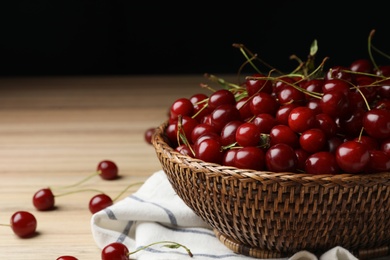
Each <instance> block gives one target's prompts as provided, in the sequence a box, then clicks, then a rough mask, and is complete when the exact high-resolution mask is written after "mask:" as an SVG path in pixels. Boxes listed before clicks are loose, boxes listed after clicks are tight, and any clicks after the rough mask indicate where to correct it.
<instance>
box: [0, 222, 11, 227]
mask: <svg viewBox="0 0 390 260" xmlns="http://www.w3.org/2000/svg"><path fill="white" fill-rule="evenodd" d="M0 226H2V227H10V226H11V225H10V224H2V223H0Z"/></svg>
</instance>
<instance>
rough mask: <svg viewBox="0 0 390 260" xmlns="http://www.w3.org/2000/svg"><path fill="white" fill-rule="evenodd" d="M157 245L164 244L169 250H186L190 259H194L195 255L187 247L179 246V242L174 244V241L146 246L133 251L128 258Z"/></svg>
mask: <svg viewBox="0 0 390 260" xmlns="http://www.w3.org/2000/svg"><path fill="white" fill-rule="evenodd" d="M157 244H164V245H163V246H164V247H168V248H172V249H177V248H180V247H182V248H184V249H185V250H186V251H187V254H188V255H189V256H190V257H193V256H194V255H193V254H192V252H191V250H190V249H189V248H188V247H186V246H185V245H182V244H179V243H177V242H173V241H158V242H154V243H151V244H149V245H146V246H142V247H140V248H138V249H137V250H135V251H133V252H130V253H128V256H130V255H132V254H135V253H137V252H139V251H141V250H144V249H146V248H148V247H151V246H153V245H157Z"/></svg>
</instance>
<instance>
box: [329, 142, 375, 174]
mask: <svg viewBox="0 0 390 260" xmlns="http://www.w3.org/2000/svg"><path fill="white" fill-rule="evenodd" d="M336 161H337V164H338V165H339V166H340V168H341V169H342V170H343V171H345V172H347V173H360V172H362V171H364V169H365V168H366V167H367V165H368V163H369V161H370V153H369V152H368V149H367V146H366V145H365V144H363V143H360V142H356V141H346V142H344V143H342V144H340V145H339V146H338V147H337V149H336Z"/></svg>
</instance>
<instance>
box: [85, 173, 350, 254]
mask: <svg viewBox="0 0 390 260" xmlns="http://www.w3.org/2000/svg"><path fill="white" fill-rule="evenodd" d="M91 229H92V235H93V238H94V240H95V242H96V244H97V246H98V247H99V248H104V247H105V246H106V245H108V244H109V243H112V242H122V243H124V244H125V245H126V246H127V247H128V248H129V251H130V252H133V251H135V250H136V249H138V248H140V247H142V246H145V245H149V244H151V243H154V242H158V241H174V242H177V243H180V244H182V245H185V246H186V247H188V248H189V249H190V250H191V252H192V254H193V257H192V258H191V257H190V256H189V255H188V254H187V252H186V251H185V250H184V249H183V248H176V249H172V248H168V247H165V246H163V244H156V245H154V246H151V247H148V248H146V249H144V250H141V251H139V252H137V253H136V254H132V255H131V259H137V260H175V259H180V260H184V259H194V260H198V259H199V260H206V259H213V260H216V259H217V260H241V259H242V260H246V259H248V260H249V259H252V260H253V259H255V258H252V257H249V256H243V255H240V254H236V253H234V252H233V251H232V250H230V249H229V248H227V247H226V246H225V245H223V244H222V242H220V241H219V239H218V238H217V237H216V236H215V234H214V232H213V231H212V230H211V229H210V227H209V226H208V225H207V224H206V223H205V222H204V221H203V220H202V219H201V218H199V217H198V216H197V215H196V214H195V213H194V212H193V211H192V210H191V209H190V208H189V207H188V206H187V205H186V204H185V203H184V202H183V201H182V200H181V199H180V197H179V196H177V195H176V194H175V192H174V190H173V189H172V186H171V184H170V183H169V181H168V179H167V177H166V175H165V173H164V172H163V171H162V170H160V171H157V172H155V173H153V174H152V175H151V176H150V177H149V178H148V179H147V180H146V181H145V183H144V184H143V185H142V186H141V187H140V188H139V189H138V190H137V191H136V192H135V193H133V194H130V195H129V196H128V197H126V198H124V199H122V200H120V201H118V202H116V203H115V204H114V205H112V206H110V207H108V208H106V209H104V210H101V211H99V212H97V213H95V214H93V216H92V218H91ZM278 259H279V260H280V259H283V260H357V258H356V257H354V256H353V255H352V254H351V253H350V252H348V251H347V250H346V249H344V248H342V247H335V248H333V249H331V250H329V251H328V252H326V253H325V254H323V255H322V256H321V257H320V258H319V259H318V258H317V257H316V256H315V255H314V254H312V253H310V252H308V251H301V252H298V253H296V254H294V255H293V256H291V257H290V258H278Z"/></svg>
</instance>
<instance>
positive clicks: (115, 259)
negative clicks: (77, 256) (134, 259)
mask: <svg viewBox="0 0 390 260" xmlns="http://www.w3.org/2000/svg"><path fill="white" fill-rule="evenodd" d="M101 259H102V260H129V249H128V248H127V246H126V245H124V244H122V243H119V242H113V243H111V244H108V245H106V246H105V247H104V248H103V250H102V252H101Z"/></svg>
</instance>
